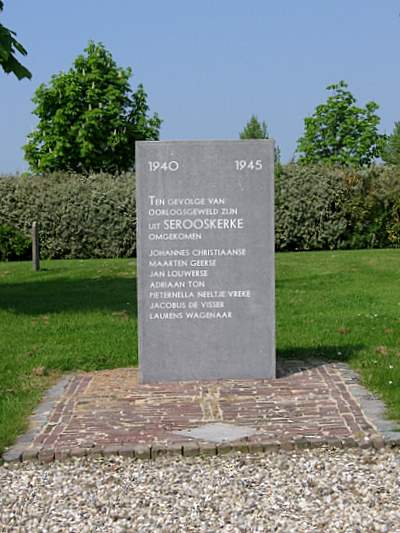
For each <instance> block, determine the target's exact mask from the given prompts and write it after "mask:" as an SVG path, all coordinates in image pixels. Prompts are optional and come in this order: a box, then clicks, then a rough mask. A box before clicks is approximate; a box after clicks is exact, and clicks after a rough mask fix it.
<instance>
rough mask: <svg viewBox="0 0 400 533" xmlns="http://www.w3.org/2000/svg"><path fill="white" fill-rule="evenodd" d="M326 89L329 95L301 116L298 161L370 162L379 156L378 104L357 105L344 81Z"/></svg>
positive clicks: (361, 164) (361, 163) (381, 136)
mask: <svg viewBox="0 0 400 533" xmlns="http://www.w3.org/2000/svg"><path fill="white" fill-rule="evenodd" d="M327 89H328V90H329V91H333V94H331V95H330V96H329V97H328V99H327V101H326V103H323V104H320V105H319V106H317V108H316V110H315V112H314V114H313V115H312V116H311V117H307V118H305V119H304V125H305V131H304V135H303V137H301V138H300V139H299V140H298V141H297V152H298V153H299V154H300V157H299V162H301V163H307V164H310V163H322V162H328V163H334V164H339V165H345V166H364V165H370V164H371V163H372V162H373V160H374V159H375V158H377V157H380V156H381V154H382V150H383V147H384V145H385V140H386V137H385V136H384V135H380V134H379V133H378V125H379V122H380V118H379V117H378V116H377V115H376V113H375V112H376V110H377V109H378V107H379V106H378V105H377V104H376V103H375V102H368V103H367V104H366V105H365V107H357V106H356V99H355V98H354V96H353V95H352V94H351V92H350V91H348V90H347V83H346V82H344V81H340V82H339V83H337V84H333V85H328V87H327Z"/></svg>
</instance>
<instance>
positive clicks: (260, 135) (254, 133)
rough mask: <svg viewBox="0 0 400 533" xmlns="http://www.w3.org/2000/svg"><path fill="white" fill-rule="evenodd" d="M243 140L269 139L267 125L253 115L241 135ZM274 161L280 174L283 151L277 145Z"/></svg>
mask: <svg viewBox="0 0 400 533" xmlns="http://www.w3.org/2000/svg"><path fill="white" fill-rule="evenodd" d="M239 136H240V138H241V139H269V135H268V128H267V124H266V123H265V122H264V121H263V122H262V123H261V122H259V121H258V119H257V117H256V116H255V115H251V117H250V120H249V121H248V122H247V124H246V126H245V127H244V128H243V130H242V131H241V132H240V133H239ZM274 161H275V171H276V173H279V172H280V170H281V151H280V149H279V146H278V145H277V144H276V143H275V147H274Z"/></svg>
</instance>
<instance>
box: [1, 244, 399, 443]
mask: <svg viewBox="0 0 400 533" xmlns="http://www.w3.org/2000/svg"><path fill="white" fill-rule="evenodd" d="M276 260H277V269H276V270H277V283H276V287H277V350H278V357H298V358H305V357H309V356H317V357H319V358H324V357H326V358H335V359H339V360H344V361H348V362H349V363H350V364H351V365H352V366H353V367H354V368H356V369H359V370H360V371H361V373H362V377H363V380H364V383H365V384H366V386H367V387H369V388H370V389H372V390H375V391H377V392H378V393H379V394H380V395H381V397H382V398H383V399H384V400H385V402H386V404H387V406H388V412H389V414H390V416H392V417H394V418H398V419H400V250H365V251H352V252H336V251H335V252H316V253H311V252H308V253H290V254H277V258H276ZM42 268H43V270H42V271H41V272H38V273H34V272H32V270H31V264H30V263H28V262H26V263H0V453H1V451H2V449H3V448H4V447H5V446H6V445H7V444H10V443H12V442H13V440H15V437H16V436H17V435H18V433H20V432H21V431H23V429H24V427H25V426H24V424H25V423H26V416H27V415H28V414H29V413H30V412H31V410H32V408H33V407H34V406H35V405H36V404H37V402H38V401H39V399H40V397H41V394H42V393H43V390H44V389H45V388H46V387H48V386H49V385H50V384H51V383H53V382H54V381H55V380H56V379H57V377H58V376H59V375H60V374H61V373H63V372H66V371H70V370H74V369H84V370H91V369H103V368H115V367H123V366H129V365H136V364H137V321H136V315H137V308H136V281H135V276H136V262H135V261H134V260H132V259H116V260H86V261H80V260H71V261H43V262H42Z"/></svg>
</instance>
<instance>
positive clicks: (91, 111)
mask: <svg viewBox="0 0 400 533" xmlns="http://www.w3.org/2000/svg"><path fill="white" fill-rule="evenodd" d="M130 76H131V69H130V68H126V69H124V68H120V67H118V66H117V65H116V63H115V61H114V60H113V58H112V55H111V53H110V52H108V51H107V50H106V49H105V47H104V45H102V44H101V43H99V44H97V43H94V42H89V45H88V46H87V48H86V49H85V53H84V54H82V55H79V56H78V57H77V58H76V60H75V62H74V65H73V67H72V68H71V69H70V70H69V71H68V72H66V73H64V72H61V73H60V74H57V75H54V76H53V77H52V78H51V81H50V83H49V84H48V85H45V84H42V85H40V86H39V87H38V89H37V90H36V92H35V95H34V97H33V99H32V100H33V102H34V103H35V104H36V107H35V109H34V114H35V115H37V117H38V118H39V123H38V125H37V127H36V129H35V130H34V131H33V132H32V133H31V134H29V135H28V139H27V144H26V145H25V146H24V150H25V158H26V160H27V161H28V163H29V165H30V168H31V170H32V171H34V172H39V173H44V172H54V171H60V170H61V171H63V170H67V171H73V172H81V173H84V174H87V173H91V172H102V171H103V172H111V173H116V172H123V171H126V170H129V169H132V168H133V167H134V161H135V155H134V143H135V141H136V140H146V139H153V140H157V139H158V138H159V131H160V125H161V120H160V118H159V117H158V115H157V114H154V115H153V116H152V117H149V116H148V110H149V107H148V104H147V94H146V92H145V90H144V88H143V85H139V86H138V88H137V90H136V92H134V93H133V92H132V90H131V88H130V85H129V78H130Z"/></svg>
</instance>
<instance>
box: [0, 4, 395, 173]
mask: <svg viewBox="0 0 400 533" xmlns="http://www.w3.org/2000/svg"><path fill="white" fill-rule="evenodd" d="M4 4H5V5H4V11H3V13H2V14H1V15H0V21H1V23H2V24H3V25H4V26H6V27H8V28H10V29H12V30H14V31H15V32H16V33H17V39H18V40H19V41H20V42H21V43H22V44H23V45H24V46H25V48H26V49H27V51H28V56H27V57H26V58H23V60H22V63H23V64H24V65H25V66H27V67H28V68H29V70H30V71H31V72H32V75H33V76H32V80H30V81H29V80H23V81H18V80H17V79H16V78H15V76H13V75H6V74H4V73H3V72H2V71H0V174H7V173H16V172H22V171H24V170H26V169H27V164H26V162H25V161H24V156H23V151H22V145H23V144H24V143H25V139H26V136H27V134H28V133H29V132H31V131H32V130H33V129H34V128H35V124H36V117H35V116H34V115H33V114H32V111H33V108H34V105H33V103H32V101H31V98H32V96H33V94H34V92H35V90H36V88H37V87H38V86H39V85H40V84H41V83H48V82H49V80H50V79H51V76H52V75H53V74H57V73H59V72H61V71H67V70H68V69H69V68H70V67H71V66H72V64H73V61H74V59H75V58H76V56H77V55H79V54H80V53H82V52H83V50H84V48H85V47H86V46H87V43H88V41H89V40H94V41H96V42H102V43H103V44H104V45H105V47H106V48H107V49H108V50H109V51H110V52H111V53H112V55H113V57H114V60H115V61H116V63H117V64H118V66H121V67H127V66H130V67H131V68H132V69H133V76H132V79H131V86H132V88H133V89H135V88H136V86H137V84H138V83H143V85H144V87H145V90H146V91H147V93H148V97H149V98H148V102H149V104H150V110H151V112H154V111H156V112H157V113H158V114H159V115H160V117H161V118H162V119H163V124H162V127H161V133H160V138H161V139H162V140H170V139H175V140H185V139H238V138H239V132H240V131H241V130H242V129H243V127H244V126H245V124H246V122H247V121H248V120H249V119H250V116H251V115H252V114H255V115H256V116H257V117H258V119H259V120H260V121H262V120H265V121H266V123H267V125H268V131H269V135H270V136H271V137H273V138H274V139H275V140H276V142H277V144H278V145H279V147H280V150H281V159H282V161H283V162H287V161H288V160H290V159H291V158H292V157H293V156H294V155H295V150H296V142H297V139H298V138H299V137H300V136H301V135H302V133H303V131H304V118H305V117H306V116H310V115H311V114H312V113H313V112H314V110H315V107H316V106H317V105H318V104H320V103H321V102H323V101H325V100H326V98H327V97H328V95H329V93H328V91H327V90H326V86H327V85H329V84H331V83H336V82H338V81H339V80H345V81H347V83H348V84H349V89H350V91H351V92H352V93H353V94H354V96H355V97H356V98H357V102H358V104H359V105H362V106H363V105H365V103H366V102H367V101H370V100H373V101H375V102H377V103H378V104H379V106H380V107H379V110H378V115H379V116H380V117H381V124H380V131H382V132H386V133H391V131H392V130H393V125H394V122H395V121H397V120H400V109H399V103H400V99H399V94H400V91H399V87H400V69H399V50H400V47H399V41H400V2H399V1H398V0H381V1H379V0H302V1H299V0H279V1H276V0H275V1H274V2H272V1H270V0H247V1H246V2H245V1H243V0H197V1H196V0H168V1H166V0H146V1H144V0H142V1H140V2H139V1H136V0H114V1H110V0H107V1H106V0H69V1H68V2H65V1H56V0H37V1H35V2H33V1H32V0H4Z"/></svg>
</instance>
